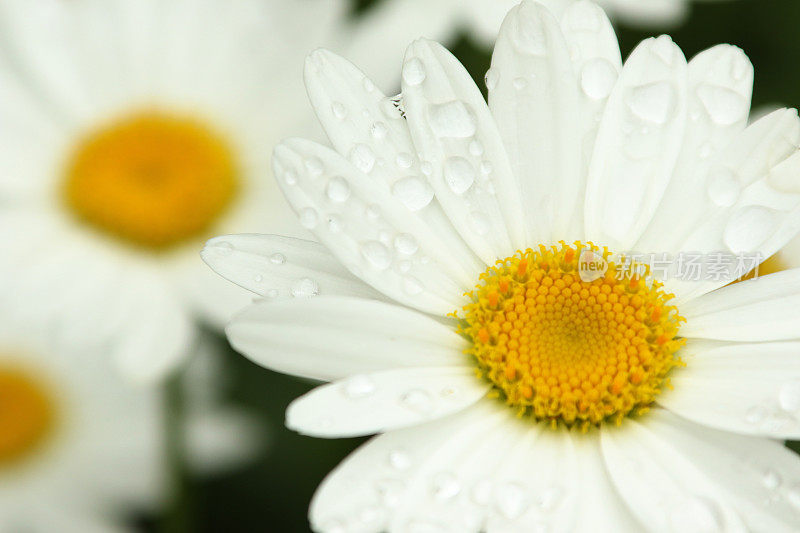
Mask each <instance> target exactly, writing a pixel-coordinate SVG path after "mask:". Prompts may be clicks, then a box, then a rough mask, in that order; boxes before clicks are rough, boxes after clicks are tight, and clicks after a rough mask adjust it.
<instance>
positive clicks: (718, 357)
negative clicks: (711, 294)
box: [657, 341, 800, 438]
mask: <svg viewBox="0 0 800 533" xmlns="http://www.w3.org/2000/svg"><path fill="white" fill-rule="evenodd" d="M798 353H800V342H797V341H795V342H767V343H754V344H725V343H719V342H717V343H714V342H697V343H694V342H690V343H689V344H688V345H687V346H686V348H684V349H683V350H682V351H681V352H680V354H681V357H682V358H683V359H684V360H685V361H686V368H678V369H675V370H673V371H672V373H671V374H670V381H671V383H672V390H666V391H664V392H663V393H662V394H661V395H659V397H658V398H657V401H658V403H659V404H661V405H663V406H664V407H666V408H668V409H670V410H672V411H674V412H676V413H678V414H680V415H681V416H683V417H684V418H688V419H690V420H692V421H694V422H697V423H700V424H703V425H707V426H710V427H716V428H720V429H725V430H728V431H735V432H737V433H745V434H754V435H764V436H769V437H773V438H800V357H798Z"/></svg>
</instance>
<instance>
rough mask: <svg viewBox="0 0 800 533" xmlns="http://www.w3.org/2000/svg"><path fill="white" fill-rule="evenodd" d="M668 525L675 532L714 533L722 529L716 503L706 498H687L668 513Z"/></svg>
mask: <svg viewBox="0 0 800 533" xmlns="http://www.w3.org/2000/svg"><path fill="white" fill-rule="evenodd" d="M669 525H670V528H671V529H672V531H674V532H675V533H716V532H719V531H723V530H724V528H723V524H722V517H721V515H720V512H719V509H718V508H717V505H716V504H715V503H714V502H713V501H711V500H708V499H706V498H687V499H686V500H685V501H683V502H681V503H680V504H679V505H676V506H675V508H674V509H672V511H671V512H670V514H669Z"/></svg>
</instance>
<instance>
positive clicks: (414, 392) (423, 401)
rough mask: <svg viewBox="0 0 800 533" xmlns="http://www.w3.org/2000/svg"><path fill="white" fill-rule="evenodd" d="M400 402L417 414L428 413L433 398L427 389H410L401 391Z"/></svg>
mask: <svg viewBox="0 0 800 533" xmlns="http://www.w3.org/2000/svg"><path fill="white" fill-rule="evenodd" d="M400 403H401V404H402V405H403V407H405V408H406V409H410V410H412V411H414V412H416V413H419V414H428V413H430V412H431V411H432V410H433V398H432V397H431V395H430V393H429V392H428V391H426V390H423V389H411V390H410V391H408V392H405V393H403V395H402V396H401V397H400Z"/></svg>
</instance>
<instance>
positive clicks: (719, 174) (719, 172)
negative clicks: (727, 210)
mask: <svg viewBox="0 0 800 533" xmlns="http://www.w3.org/2000/svg"><path fill="white" fill-rule="evenodd" d="M706 192H707V193H708V197H709V198H710V199H711V201H712V202H714V204H715V205H718V206H720V207H730V206H732V205H733V204H735V203H736V200H738V199H739V193H740V192H741V187H740V185H739V180H738V179H736V176H735V175H734V173H733V172H732V171H731V170H730V169H728V168H727V167H717V168H715V169H713V170H712V171H710V172H709V174H708V185H707V187H706Z"/></svg>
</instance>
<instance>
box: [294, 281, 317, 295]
mask: <svg viewBox="0 0 800 533" xmlns="http://www.w3.org/2000/svg"><path fill="white" fill-rule="evenodd" d="M291 294H292V296H294V297H295V298H310V297H312V296H316V295H318V294H319V285H318V284H317V282H316V281H314V280H313V279H311V278H300V279H299V280H297V281H295V282H294V284H293V285H292V290H291Z"/></svg>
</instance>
